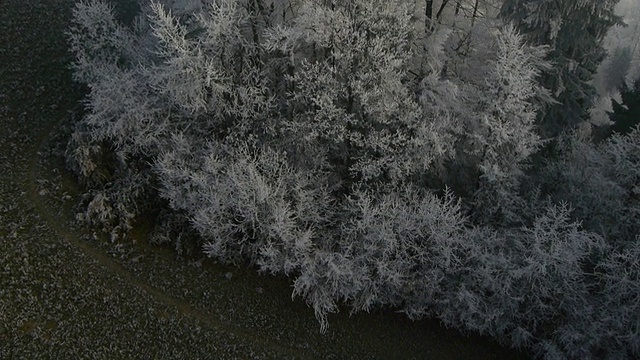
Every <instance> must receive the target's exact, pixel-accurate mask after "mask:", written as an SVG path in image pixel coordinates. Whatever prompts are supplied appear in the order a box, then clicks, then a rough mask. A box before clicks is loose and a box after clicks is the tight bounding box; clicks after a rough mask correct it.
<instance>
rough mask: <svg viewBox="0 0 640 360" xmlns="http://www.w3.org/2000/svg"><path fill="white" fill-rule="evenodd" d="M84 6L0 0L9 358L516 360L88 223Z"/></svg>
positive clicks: (3, 311)
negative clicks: (324, 330) (68, 158)
mask: <svg viewBox="0 0 640 360" xmlns="http://www.w3.org/2000/svg"><path fill="white" fill-rule="evenodd" d="M72 6H73V1H72V0H47V1H40V0H3V1H2V2H0V34H2V35H1V36H0V124H1V126H2V131H0V359H14V358H15V359H40V358H51V359H76V358H91V359H94V358H95V359H160V358H167V359H199V358H207V359H226V358H240V359H249V358H255V359H269V358H273V359H284V358H328V359H357V358H367V359H370V358H380V359H402V358H414V359H516V358H524V357H523V356H522V355H520V354H518V353H515V352H513V351H511V350H508V349H504V348H501V347H499V346H498V345H496V344H495V343H493V342H491V341H489V340H487V339H485V338H482V337H479V336H475V335H474V336H468V337H467V336H463V335H461V334H459V333H457V332H455V331H451V330H447V329H444V328H442V327H441V326H440V325H439V323H438V322H437V321H419V322H411V321H409V320H407V319H406V318H404V317H403V316H402V315H399V314H395V313H393V312H391V311H389V312H377V313H373V314H357V315H353V316H349V314H348V311H346V310H345V311H343V312H341V313H340V314H337V315H334V316H331V317H330V322H331V328H330V329H329V333H328V334H325V335H321V334H320V333H319V326H318V323H317V322H316V320H315V318H314V317H313V311H312V310H311V309H310V308H308V307H307V306H306V305H305V304H304V303H303V302H302V301H301V300H299V299H297V300H295V301H292V300H291V298H290V293H291V285H290V282H289V281H288V279H286V278H282V277H272V276H267V275H259V274H257V273H256V272H255V271H254V269H251V268H238V267H228V266H222V265H219V264H216V263H214V262H213V261H210V260H199V261H195V260H194V259H185V258H177V257H176V255H175V253H174V252H172V251H171V250H169V249H165V248H159V247H154V246H152V245H149V244H147V242H146V241H145V232H144V227H140V228H139V229H138V231H137V232H136V238H137V241H135V242H134V241H124V242H122V243H112V242H110V241H108V240H107V237H106V236H103V235H102V234H100V233H98V232H97V230H94V229H91V228H87V227H85V226H83V225H80V224H77V223H76V222H75V221H74V219H75V214H74V210H73V204H75V203H76V202H77V198H78V195H79V191H78V189H77V187H76V185H75V182H74V180H73V178H72V177H71V176H70V175H69V174H67V173H66V172H65V170H64V164H63V161H62V159H61V156H60V151H59V149H60V144H62V143H63V142H64V137H65V134H66V131H65V127H68V124H69V121H70V119H71V118H72V117H73V115H74V111H77V109H78V102H79V100H80V99H81V98H82V95H83V94H82V89H81V88H80V87H79V86H77V85H75V84H74V83H73V82H72V80H71V73H70V71H69V70H68V69H67V64H68V62H69V60H70V57H69V55H68V54H67V50H66V49H67V45H66V42H65V39H64V34H63V33H64V31H65V29H66V28H67V27H68V25H69V21H70V13H71V7H72Z"/></svg>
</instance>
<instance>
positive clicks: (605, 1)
mask: <svg viewBox="0 0 640 360" xmlns="http://www.w3.org/2000/svg"><path fill="white" fill-rule="evenodd" d="M618 1H619V0H564V1H557V0H506V1H505V2H504V4H503V6H502V9H501V16H502V17H503V18H504V19H505V20H508V21H513V22H514V23H515V24H516V26H517V27H518V29H519V30H520V31H521V32H522V34H524V35H525V36H526V37H527V40H529V41H530V42H531V43H533V44H537V45H543V44H544V45H549V46H550V47H551V52H550V54H549V60H550V61H551V62H552V63H553V64H554V67H553V69H550V70H548V71H545V73H544V74H543V76H542V77H541V79H540V81H541V84H542V85H543V86H544V87H546V88H548V89H549V90H551V92H552V94H553V95H554V96H555V97H556V99H557V100H558V102H559V103H558V104H556V105H553V106H550V107H549V108H548V109H547V111H546V112H545V114H544V115H543V116H541V118H540V119H539V122H540V125H541V130H542V133H543V137H548V136H555V135H558V134H559V133H561V132H562V131H563V130H564V129H566V128H575V127H576V126H577V125H579V124H580V123H581V122H583V121H585V120H587V119H588V115H589V109H590V108H591V107H592V105H593V103H594V100H595V97H596V90H595V88H594V87H593V85H591V84H590V81H591V80H592V78H593V76H594V74H595V73H596V71H597V69H598V65H599V64H600V63H601V62H602V61H603V60H604V59H605V56H606V51H605V49H604V47H603V45H602V43H603V40H604V37H605V35H606V34H607V31H608V30H609V29H610V28H611V27H612V26H614V25H617V24H621V18H620V17H619V16H617V15H615V14H614V7H615V5H616V4H617V3H618Z"/></svg>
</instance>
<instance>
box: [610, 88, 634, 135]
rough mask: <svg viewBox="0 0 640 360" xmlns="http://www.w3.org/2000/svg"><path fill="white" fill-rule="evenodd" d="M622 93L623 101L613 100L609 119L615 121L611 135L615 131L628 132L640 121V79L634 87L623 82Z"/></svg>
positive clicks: (622, 133)
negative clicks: (630, 87)
mask: <svg viewBox="0 0 640 360" xmlns="http://www.w3.org/2000/svg"><path fill="white" fill-rule="evenodd" d="M620 95H621V96H622V102H620V103H619V102H617V101H616V100H613V99H612V100H611V102H612V105H613V112H610V113H609V119H611V121H613V125H611V128H610V132H609V134H610V135H612V134H613V133H619V134H621V135H625V134H628V133H630V132H631V130H633V127H634V126H636V125H637V124H638V123H640V79H638V80H636V81H635V83H634V85H633V88H632V89H629V87H628V86H627V85H626V84H623V86H622V89H620Z"/></svg>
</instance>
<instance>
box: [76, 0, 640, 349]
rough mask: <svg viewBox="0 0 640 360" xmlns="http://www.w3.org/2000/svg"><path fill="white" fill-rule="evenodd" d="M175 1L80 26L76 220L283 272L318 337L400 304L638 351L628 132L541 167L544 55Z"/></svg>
mask: <svg viewBox="0 0 640 360" xmlns="http://www.w3.org/2000/svg"><path fill="white" fill-rule="evenodd" d="M170 3H171V4H173V2H171V1H168V0H167V1H159V2H146V1H144V2H142V6H141V9H142V10H141V14H140V16H139V18H138V19H137V20H136V21H134V25H133V26H132V27H127V26H124V25H121V24H119V23H118V22H117V21H116V20H115V16H114V11H113V8H111V7H110V6H109V5H106V3H104V2H102V1H98V0H93V1H82V2H80V3H79V4H78V6H77V7H76V10H75V12H74V16H75V20H74V25H73V26H72V28H71V30H70V32H69V37H70V43H71V49H72V50H73V52H74V53H75V55H76V59H75V62H74V64H73V68H74V71H75V78H76V79H77V80H78V81H81V82H83V83H85V84H87V85H88V87H89V89H90V94H89V95H88V97H87V101H86V105H87V113H86V114H85V116H84V118H83V119H82V120H81V121H79V123H78V124H77V127H76V130H75V131H74V133H73V135H72V139H71V141H70V142H69V148H68V154H67V155H68V162H69V164H70V165H71V167H72V168H73V169H74V170H75V171H76V172H77V173H78V174H79V175H80V176H81V178H82V179H83V180H84V181H85V182H86V183H87V184H89V185H92V186H93V187H94V189H93V190H92V192H90V193H89V194H88V195H87V201H86V202H87V205H88V209H87V216H89V217H91V218H92V219H93V220H94V221H96V222H101V223H102V224H104V225H106V226H110V227H112V228H116V229H117V231H115V233H114V236H115V235H119V234H121V233H124V232H126V230H127V229H128V228H129V226H130V225H131V222H132V221H133V220H134V219H135V218H136V216H138V215H139V214H141V213H142V212H144V211H146V210H148V209H151V208H154V209H158V208H160V209H162V211H164V212H166V213H169V214H174V215H175V217H174V219H175V218H176V217H178V218H180V219H188V222H189V224H188V225H189V228H188V229H186V228H185V229H182V230H184V231H185V232H187V231H193V232H194V233H197V234H198V236H199V238H197V239H194V240H193V242H194V244H192V246H194V247H195V246H197V247H199V248H200V249H201V250H202V251H203V252H204V253H205V254H206V255H208V256H211V257H214V258H216V259H219V260H221V261H226V262H235V263H242V262H243V261H250V262H251V263H253V264H255V265H257V266H258V267H259V268H260V270H261V271H265V272H270V273H282V274H286V275H287V276H290V277H291V279H292V281H293V288H294V289H293V296H300V297H303V298H304V299H305V301H306V302H307V303H308V304H309V305H310V306H311V307H312V308H313V309H314V311H315V313H316V316H317V318H318V320H319V322H320V324H321V329H322V330H323V331H326V330H327V326H328V323H329V321H328V320H329V318H328V317H329V314H330V313H332V312H335V311H338V308H339V306H340V305H341V304H346V305H348V306H350V307H351V309H352V310H353V311H362V310H364V311H368V310H371V309H375V308H380V307H389V306H392V307H394V308H395V309H398V310H400V311H402V312H404V313H406V314H407V315H408V316H410V317H411V318H415V319H417V318H421V317H424V316H436V317H438V318H440V319H442V320H443V321H444V322H445V323H446V324H447V325H449V326H455V327H459V328H462V329H470V330H474V331H478V332H481V333H485V334H490V335H492V336H495V337H497V338H499V339H501V340H502V341H506V342H508V343H510V344H512V345H514V346H526V347H528V348H529V349H531V350H533V351H535V352H537V353H538V354H539V355H540V356H547V357H549V358H553V356H554V354H557V355H558V356H559V357H562V356H565V357H569V358H576V359H577V358H579V359H589V358H595V355H594V354H606V356H609V357H610V358H624V357H625V356H626V357H627V358H632V357H633V356H634V355H638V343H640V341H638V339H637V334H638V329H637V319H638V318H637V316H638V315H637V314H639V313H640V311H637V310H638V301H637V292H638V288H637V286H638V271H639V269H638V262H637V261H636V260H637V259H636V258H637V256H635V255H629V254H637V253H638V250H637V248H638V246H637V244H638V238H636V237H635V235H636V234H637V232H638V231H640V229H638V225H637V224H638V223H639V221H638V219H640V215H638V214H640V211H639V210H638V209H640V206H638V204H639V202H638V198H639V197H638V194H639V193H640V191H638V186H639V185H638V184H639V183H640V180H639V179H640V175H639V174H640V171H639V170H638V159H639V158H640V156H639V155H638V141H637V139H638V130H637V129H636V130H634V132H632V133H631V134H627V135H625V136H614V137H613V138H612V139H610V140H609V141H608V142H607V143H606V144H601V145H598V146H594V145H593V144H591V143H589V142H588V141H586V140H584V139H577V138H575V137H571V136H568V138H569V139H571V140H570V141H565V142H564V143H562V144H563V145H562V146H560V147H561V148H563V152H561V156H559V157H558V158H555V159H547V160H548V161H547V162H546V163H544V164H538V165H537V167H536V168H533V169H534V170H536V171H539V174H530V171H528V170H530V169H531V168H530V167H529V165H530V163H533V162H532V161H530V160H531V159H532V157H533V156H534V155H536V152H537V151H538V149H539V148H540V147H541V146H542V145H543V141H542V140H541V138H540V136H539V135H538V129H537V127H536V123H535V121H536V118H537V117H538V115H539V112H540V111H541V105H542V104H544V103H545V102H549V99H550V96H549V94H548V92H547V91H546V89H544V88H543V87H541V86H540V85H538V81H537V80H538V77H539V76H540V74H541V72H542V71H543V70H545V71H546V70H550V69H551V68H550V67H551V66H552V64H551V65H550V64H548V63H547V62H546V60H545V56H546V54H547V52H548V51H549V50H550V49H548V48H546V47H532V46H529V45H526V44H525V43H524V42H523V39H522V37H521V36H520V35H519V34H518V33H517V32H516V31H515V30H514V28H513V27H512V26H510V25H505V24H496V25H495V26H491V24H492V22H491V21H484V22H483V24H484V25H483V26H485V27H486V29H485V30H486V31H484V32H481V31H479V30H478V26H475V27H474V26H473V25H471V28H470V29H471V30H468V31H469V32H468V33H466V35H464V36H467V35H468V37H467V38H466V39H465V40H464V44H463V45H464V47H461V46H462V45H461V44H455V43H456V40H455V39H456V36H457V35H459V34H458V33H457V32H456V31H457V30H456V29H453V28H450V29H447V28H446V27H445V26H444V25H442V26H440V25H439V26H437V27H434V29H432V30H431V31H429V32H428V33H427V34H426V35H425V32H424V27H423V26H418V25H417V24H416V23H415V18H414V17H413V14H414V13H415V11H416V8H415V7H414V5H415V2H414V1H408V0H393V1H383V0H346V1H339V2H338V1H317V0H313V1H312V0H295V1H294V0H291V1H286V0H276V1H271V0H208V1H195V0H194V1H184V2H181V5H180V6H178V5H170ZM475 17H476V14H474V18H473V20H472V21H475ZM456 21H458V20H456ZM465 31H466V30H465ZM452 44H453V45H452ZM458 45H461V46H458ZM456 51H459V52H463V51H467V52H468V53H467V54H466V55H461V54H455V52H456ZM474 64H475V65H474ZM478 64H482V65H481V66H480V65H478ZM476 65H478V66H476ZM465 66H466V68H465ZM540 169H542V170H541V171H540ZM550 179H551V180H550ZM523 185H531V186H528V187H527V186H523ZM536 186H538V188H539V189H538V190H535V191H532V190H529V189H530V188H535V187H536ZM158 195H159V196H158ZM538 195H542V196H538ZM545 195H547V196H549V198H548V199H544V196H545ZM525 199H533V200H535V201H532V202H531V203H527V201H525ZM163 206H164V207H163ZM571 208H573V209H575V210H573V211H571V210H570V209H571ZM176 214H177V215H176ZM183 222H184V220H183ZM581 222H582V224H583V225H584V228H583V227H581V225H580V224H581ZM168 223H172V222H171V221H169V220H168ZM175 223H178V222H175ZM160 226H165V227H167V226H168V225H167V224H160ZM182 226H184V224H182ZM177 231H179V230H177ZM184 239H185V237H180V236H178V238H177V239H176V240H175V245H176V248H178V250H180V247H181V246H185V244H184V243H183V241H185V240H184ZM634 256H635V257H634ZM634 324H635V325H634ZM606 356H605V357H606Z"/></svg>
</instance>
